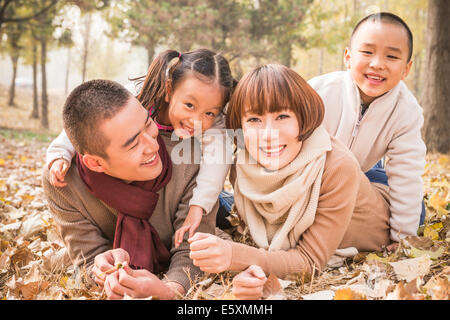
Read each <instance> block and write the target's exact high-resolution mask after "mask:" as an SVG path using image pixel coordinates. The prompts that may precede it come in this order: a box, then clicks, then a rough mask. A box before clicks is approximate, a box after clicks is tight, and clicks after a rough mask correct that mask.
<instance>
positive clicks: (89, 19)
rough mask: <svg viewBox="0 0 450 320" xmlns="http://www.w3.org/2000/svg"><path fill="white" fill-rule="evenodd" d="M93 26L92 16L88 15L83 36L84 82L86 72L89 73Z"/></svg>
mask: <svg viewBox="0 0 450 320" xmlns="http://www.w3.org/2000/svg"><path fill="white" fill-rule="evenodd" d="M91 24H92V15H91V14H90V13H88V14H87V15H86V19H85V22H84V26H85V30H84V35H83V38H84V39H83V40H84V41H83V42H84V47H83V70H82V82H84V81H85V80H86V72H87V61H88V55H89V42H90V39H91Z"/></svg>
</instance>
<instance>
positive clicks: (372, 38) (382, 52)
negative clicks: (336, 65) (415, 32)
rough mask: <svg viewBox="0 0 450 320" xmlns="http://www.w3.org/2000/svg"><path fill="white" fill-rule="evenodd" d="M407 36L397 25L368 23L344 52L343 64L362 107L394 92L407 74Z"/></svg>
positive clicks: (409, 65) (408, 68)
mask: <svg viewBox="0 0 450 320" xmlns="http://www.w3.org/2000/svg"><path fill="white" fill-rule="evenodd" d="M408 52H409V47H408V36H407V33H406V30H405V29H404V28H403V27H401V26H399V25H396V24H393V23H387V22H380V21H373V20H369V21H366V22H364V23H363V24H362V25H361V26H360V27H359V28H358V30H357V31H356V33H355V34H354V35H353V38H352V40H351V47H350V48H346V49H345V54H344V61H345V64H346V66H347V69H350V72H351V75H352V78H353V80H354V81H355V82H356V84H357V86H358V89H359V91H360V94H361V100H362V102H363V103H364V104H369V103H371V102H372V101H373V100H375V99H376V98H377V97H379V96H381V95H383V94H385V93H386V92H388V91H389V90H391V89H392V88H394V87H395V86H396V85H397V84H398V83H399V82H400V80H403V79H404V78H405V77H406V76H407V75H408V73H409V70H410V68H411V64H412V61H409V62H408Z"/></svg>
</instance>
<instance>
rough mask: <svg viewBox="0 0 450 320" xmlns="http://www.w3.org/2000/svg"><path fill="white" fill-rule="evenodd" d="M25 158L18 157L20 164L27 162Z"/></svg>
mask: <svg viewBox="0 0 450 320" xmlns="http://www.w3.org/2000/svg"><path fill="white" fill-rule="evenodd" d="M27 160H28V159H27V157H25V156H21V157H20V162H22V163H25V162H27Z"/></svg>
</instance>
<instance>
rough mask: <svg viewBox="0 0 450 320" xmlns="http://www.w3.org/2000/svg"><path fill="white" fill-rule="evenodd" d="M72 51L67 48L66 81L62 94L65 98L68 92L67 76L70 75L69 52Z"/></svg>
mask: <svg viewBox="0 0 450 320" xmlns="http://www.w3.org/2000/svg"><path fill="white" fill-rule="evenodd" d="M71 51H72V50H71V49H70V48H67V65H66V81H65V85H64V94H65V95H66V96H67V93H68V92H69V74H70V52H71Z"/></svg>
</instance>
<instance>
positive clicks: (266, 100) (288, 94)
mask: <svg viewBox="0 0 450 320" xmlns="http://www.w3.org/2000/svg"><path fill="white" fill-rule="evenodd" d="M286 109H288V110H292V111H293V112H294V113H295V115H296V116H297V121H298V126H299V130H300V132H299V137H298V138H299V140H300V141H303V140H305V139H307V138H308V137H309V136H310V135H311V134H312V133H313V131H314V130H315V129H316V128H317V127H318V126H319V125H320V124H321V123H322V121H323V117H324V113H325V109H324V105H323V101H322V99H321V98H320V96H319V95H318V94H317V92H316V91H314V89H313V88H312V87H311V86H310V85H309V84H308V83H307V82H306V81H305V80H304V79H303V78H302V77H301V76H300V75H299V74H298V73H297V72H295V71H294V70H292V69H290V68H288V67H285V66H283V65H279V64H268V65H264V66H261V67H258V68H256V69H254V70H253V71H251V72H249V73H247V74H246V75H245V76H244V77H243V78H242V79H241V80H240V81H239V83H238V85H237V87H236V89H235V91H234V93H233V95H232V97H231V100H230V103H229V106H228V112H227V119H226V121H227V127H228V128H231V129H239V128H242V123H241V118H242V117H243V116H244V114H245V112H246V111H250V112H252V113H255V114H258V115H262V114H264V113H266V112H282V111H283V110H286Z"/></svg>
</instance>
